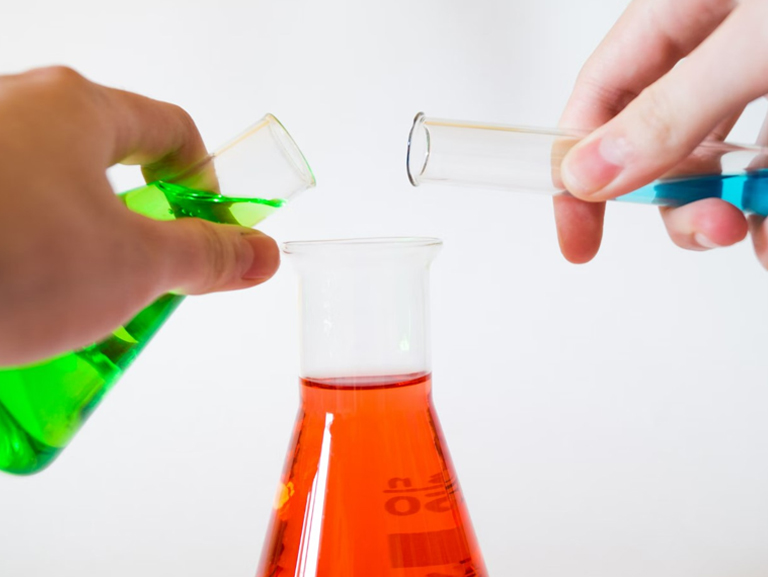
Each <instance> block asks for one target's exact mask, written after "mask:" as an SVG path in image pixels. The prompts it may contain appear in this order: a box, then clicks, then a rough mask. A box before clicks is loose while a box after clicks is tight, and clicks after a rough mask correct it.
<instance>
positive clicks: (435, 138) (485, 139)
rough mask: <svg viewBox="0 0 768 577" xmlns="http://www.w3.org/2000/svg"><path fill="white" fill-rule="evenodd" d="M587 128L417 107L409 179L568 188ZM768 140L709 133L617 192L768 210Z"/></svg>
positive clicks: (631, 198)
mask: <svg viewBox="0 0 768 577" xmlns="http://www.w3.org/2000/svg"><path fill="white" fill-rule="evenodd" d="M587 134H588V132H586V131H580V130H570V129H554V128H529V127H522V126H507V125H503V124H487V123H479V122H465V121H460V120H445V119H439V118H427V117H426V116H425V115H424V113H423V112H420V113H419V114H417V115H416V118H415V119H414V121H413V126H412V127H411V132H410V135H409V137H408V151H407V156H406V166H407V171H408V178H409V180H410V181H411V184H413V185H414V186H418V185H420V184H422V183H444V184H457V185H464V186H472V187H477V188H489V189H500V190H509V191H520V192H538V193H544V194H548V195H559V194H567V191H566V189H565V187H564V186H563V183H562V180H561V178H560V165H561V162H562V160H563V158H564V157H565V154H566V153H567V152H568V150H570V149H571V147H573V146H574V145H575V144H576V143H577V142H579V141H580V140H581V139H582V138H583V137H585V136H586V135H587ZM766 167H768V148H765V147H761V146H754V145H745V144H733V143H729V142H719V141H711V140H707V141H704V142H702V143H701V144H700V145H699V146H698V147H697V148H696V149H695V150H694V151H693V152H692V153H691V154H690V155H689V156H688V157H687V158H686V159H685V160H683V161H682V162H681V163H679V164H678V165H677V166H675V168H674V169H673V170H672V171H670V172H669V173H668V174H666V175H664V176H663V177H662V178H660V179H658V180H656V181H654V182H652V183H651V184H648V185H646V186H643V187H641V188H639V189H637V190H635V191H633V192H631V193H629V194H625V195H623V196H620V197H618V198H616V199H614V200H617V201H625V202H635V203H642V204H655V205H661V206H680V205H683V204H688V203H690V202H694V201H696V200H702V199H704V198H721V199H723V200H725V201H726V202H729V203H730V204H733V205H734V206H736V207H737V208H739V209H741V210H743V211H744V212H747V213H755V214H759V215H762V216H768V168H766Z"/></svg>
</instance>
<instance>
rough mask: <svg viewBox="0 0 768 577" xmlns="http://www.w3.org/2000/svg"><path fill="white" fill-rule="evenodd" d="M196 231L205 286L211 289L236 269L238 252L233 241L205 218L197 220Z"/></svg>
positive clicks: (227, 278) (223, 281)
mask: <svg viewBox="0 0 768 577" xmlns="http://www.w3.org/2000/svg"><path fill="white" fill-rule="evenodd" d="M194 222H195V225H193V226H195V227H196V233H197V236H198V237H199V239H200V242H201V247H202V253H203V263H202V264H203V266H204V268H205V273H204V274H203V275H202V280H203V287H204V288H205V289H206V290H211V289H213V288H215V287H217V286H220V285H222V284H224V283H226V282H227V281H228V280H229V277H231V276H232V275H233V274H234V272H233V271H235V269H236V263H237V254H236V251H235V248H234V247H233V245H232V243H230V242H227V239H226V237H225V236H224V235H222V234H219V233H218V231H217V230H216V228H215V226H214V225H212V224H211V223H209V222H206V221H204V220H195V221H194Z"/></svg>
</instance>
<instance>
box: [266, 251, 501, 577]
mask: <svg viewBox="0 0 768 577" xmlns="http://www.w3.org/2000/svg"><path fill="white" fill-rule="evenodd" d="M440 246H441V243H440V241H439V240H437V239H432V238H401V239H356V240H337V241H318V242H292V243H286V244H285V245H284V252H285V253H286V255H287V256H288V259H289V260H290V261H291V262H292V263H293V264H294V265H295V267H296V270H297V272H298V275H299V286H300V313H301V314H300V317H301V320H300V323H301V324H300V327H301V369H300V376H301V379H300V387H301V406H300V409H299V414H298V416H297V419H296V426H295V429H294V434H293V439H292V441H291V445H290V448H289V450H288V455H287V458H286V461H285V468H284V471H283V475H282V479H281V482H280V486H279V490H278V493H277V499H276V501H275V504H274V511H273V515H272V520H271V522H270V526H269V530H268V532H267V539H266V541H265V543H264V549H263V552H262V557H261V562H260V565H259V568H258V571H257V573H256V574H257V577H271V576H273V575H291V576H293V577H359V576H361V575H365V576H366V577H395V576H397V577H423V576H424V575H463V576H467V577H486V575H487V573H486V570H485V567H484V565H483V560H482V556H481V554H480V550H479V547H478V545H477V541H476V539H475V535H474V531H473V529H472V526H471V523H470V520H469V514H468V512H467V507H466V505H465V503H464V499H463V497H462V494H461V491H460V488H459V484H458V479H457V478H456V472H455V470H454V467H453V464H452V462H451V458H450V455H449V453H448V447H447V446H446V444H445V440H444V437H443V433H442V431H441V428H440V423H439V421H438V418H437V414H436V412H435V409H434V406H433V403H432V379H431V373H430V369H431V363H430V347H429V306H428V305H429V302H428V299H429V294H428V293H429V277H428V273H429V266H430V263H431V262H432V259H433V258H434V257H435V255H436V254H437V252H438V250H439V249H440Z"/></svg>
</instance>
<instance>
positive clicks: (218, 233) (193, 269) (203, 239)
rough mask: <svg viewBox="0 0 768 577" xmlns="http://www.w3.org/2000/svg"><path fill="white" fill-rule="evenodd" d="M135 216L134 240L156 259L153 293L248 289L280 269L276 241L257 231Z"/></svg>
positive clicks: (202, 221)
mask: <svg viewBox="0 0 768 577" xmlns="http://www.w3.org/2000/svg"><path fill="white" fill-rule="evenodd" d="M136 218H137V221H136V225H137V227H140V228H141V230H139V231H138V234H139V236H138V238H141V239H142V240H143V242H144V243H146V244H147V250H146V253H147V254H149V255H151V256H150V258H152V259H153V260H154V261H155V262H153V263H152V270H155V271H157V274H156V275H155V277H154V283H155V286H154V291H155V292H157V293H158V294H162V293H163V292H168V291H177V292H181V293H184V294H203V293H209V292H216V291H226V290H236V289H242V288H247V287H251V286H255V285H257V284H260V283H262V282H264V281H266V280H268V279H269V278H270V277H272V275H274V274H275V272H276V271H277V269H278V267H279V265H280V252H279V250H278V248H277V244H276V243H275V241H274V240H273V239H272V238H270V237H269V236H267V235H265V234H263V233H261V232H259V231H256V230H251V229H248V228H243V227H240V226H235V225H222V224H214V223H211V222H208V221H205V220H200V219H196V218H186V219H179V220H176V221H170V222H158V221H153V220H149V219H144V218H141V217H139V216H137V217H136ZM139 219H140V220H139ZM148 276H149V275H148Z"/></svg>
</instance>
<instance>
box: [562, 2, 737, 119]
mask: <svg viewBox="0 0 768 577" xmlns="http://www.w3.org/2000/svg"><path fill="white" fill-rule="evenodd" d="M734 5H735V2H733V1H730V0H727V1H723V0H676V1H675V2H669V1H668V0H639V1H638V0H636V1H635V2H632V3H631V4H630V5H629V7H628V8H627V10H626V11H625V12H624V14H622V16H621V18H619V20H618V21H617V22H616V24H615V25H614V26H613V28H612V29H611V31H610V32H609V33H608V35H607V36H606V37H605V39H604V40H603V41H602V42H601V43H600V46H598V48H597V49H596V50H595V52H594V53H593V54H592V56H590V58H589V60H587V62H586V63H585V64H584V67H583V68H582V70H581V72H580V73H579V78H578V80H577V82H576V86H575V87H574V90H573V93H572V94H571V98H570V99H569V101H568V104H567V105H566V107H565V112H564V114H563V117H562V119H561V122H560V125H561V126H565V127H572V128H583V129H593V128H596V127H598V126H600V125H601V124H604V123H605V122H607V121H609V120H610V119H611V118H613V117H614V116H615V115H616V114H618V113H619V112H620V111H621V110H622V109H623V108H624V107H625V106H626V105H627V104H628V103H629V102H630V101H632V100H633V99H634V98H635V97H636V96H637V95H638V94H640V92H642V91H643V90H644V89H645V88H646V87H647V86H649V85H650V84H652V83H653V82H655V81H656V80H658V79H659V78H661V76H663V75H664V74H665V73H666V72H668V71H669V70H671V69H672V67H673V66H674V65H675V64H676V63H677V62H678V61H679V60H680V59H681V58H683V57H684V56H686V55H687V54H689V53H690V52H691V50H693V49H694V48H695V47H696V46H697V45H698V44H699V43H700V42H701V41H702V40H704V39H705V38H706V37H707V36H709V35H710V34H711V33H712V31H713V30H714V29H715V28H716V27H717V26H718V25H719V24H720V23H721V22H722V21H723V20H724V19H725V17H726V16H727V15H728V14H729V13H730V12H731V10H733V7H734ZM640 53H642V56H639V54H640Z"/></svg>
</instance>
